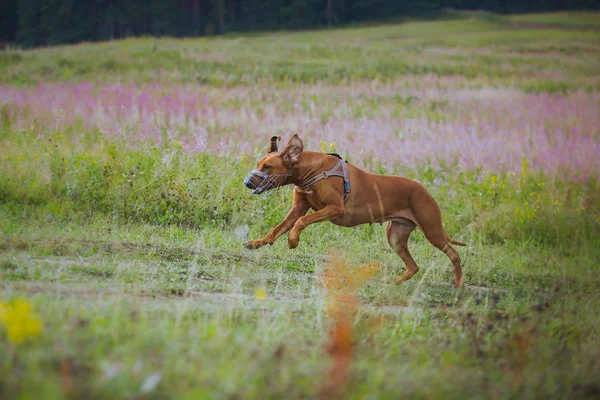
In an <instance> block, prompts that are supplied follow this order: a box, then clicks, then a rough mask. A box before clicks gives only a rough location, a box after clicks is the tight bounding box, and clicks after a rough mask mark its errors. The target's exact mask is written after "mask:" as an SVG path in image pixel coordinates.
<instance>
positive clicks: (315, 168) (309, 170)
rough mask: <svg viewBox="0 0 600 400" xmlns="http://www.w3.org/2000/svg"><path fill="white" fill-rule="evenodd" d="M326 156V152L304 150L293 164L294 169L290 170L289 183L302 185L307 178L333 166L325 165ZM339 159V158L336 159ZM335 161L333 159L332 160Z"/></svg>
mask: <svg viewBox="0 0 600 400" xmlns="http://www.w3.org/2000/svg"><path fill="white" fill-rule="evenodd" d="M329 158H330V157H328V156H327V155H326V154H323V153H319V152H316V151H305V152H303V153H302V155H301V156H300V160H298V162H297V163H295V164H294V170H293V172H292V176H291V179H290V181H289V183H291V184H294V185H296V186H300V185H302V183H304V182H306V181H307V180H308V179H310V178H312V177H313V176H315V175H317V174H319V173H320V172H322V171H324V170H325V169H329V168H331V167H333V165H334V164H332V165H331V166H328V165H327V162H326V161H327V160H328V159H329ZM338 161H339V160H338ZM333 162H334V163H335V161H333Z"/></svg>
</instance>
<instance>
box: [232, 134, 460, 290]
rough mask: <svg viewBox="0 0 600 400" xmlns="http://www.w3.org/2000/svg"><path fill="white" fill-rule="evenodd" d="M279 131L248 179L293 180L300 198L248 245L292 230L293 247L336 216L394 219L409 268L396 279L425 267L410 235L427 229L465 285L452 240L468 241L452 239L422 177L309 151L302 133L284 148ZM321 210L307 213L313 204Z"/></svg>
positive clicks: (394, 236)
mask: <svg viewBox="0 0 600 400" xmlns="http://www.w3.org/2000/svg"><path fill="white" fill-rule="evenodd" d="M278 139H280V138H279V137H278V136H273V138H271V147H270V150H269V152H268V154H267V155H266V156H264V157H263V158H262V159H261V160H260V161H259V162H258V165H257V166H256V169H255V170H253V171H252V172H250V174H249V175H248V176H247V177H246V179H245V181H244V184H245V185H246V187H248V188H250V189H253V193H254V194H260V193H263V192H265V191H267V190H270V189H273V188H276V187H280V186H283V185H286V184H290V183H293V184H294V185H296V189H295V190H294V202H293V205H292V208H291V210H290V211H289V212H288V214H287V216H286V217H285V219H284V220H283V221H282V222H281V223H280V224H279V225H277V226H276V227H275V228H273V230H271V232H269V233H268V234H267V235H266V236H265V237H263V238H262V239H258V240H250V241H248V242H246V243H245V244H244V246H245V247H246V248H248V249H258V248H259V247H262V246H264V245H266V244H269V245H271V244H273V242H275V240H277V238H278V237H279V236H281V235H282V234H284V233H286V232H287V231H289V230H290V229H291V230H292V231H291V232H290V234H289V237H288V245H289V247H290V249H294V248H296V247H297V246H298V241H299V240H300V233H301V232H302V230H304V228H306V227H307V226H308V225H310V224H314V223H315V222H321V221H331V222H333V223H334V224H336V225H340V226H356V225H360V224H366V223H372V222H381V223H382V222H386V221H387V222H388V224H387V227H386V234H387V239H388V243H389V244H390V246H391V247H392V249H394V251H395V252H396V253H397V254H398V255H399V256H400V258H401V259H402V261H404V263H405V264H406V272H405V273H404V274H403V275H402V276H399V277H396V278H395V279H394V282H396V283H400V282H404V281H405V280H407V279H410V278H411V277H412V276H413V275H414V274H416V273H417V271H418V270H419V267H418V266H417V263H416V262H415V260H413V258H412V257H411V255H410V253H409V252H408V237H409V236H410V233H411V232H412V231H413V229H415V226H418V227H419V228H421V230H422V231H423V233H425V237H426V238H427V240H429V241H430V242H431V244H433V245H434V246H435V247H437V248H438V249H440V250H441V251H443V252H444V253H445V254H446V255H447V256H448V257H449V258H450V260H451V261H452V264H453V265H454V280H453V286H462V268H461V263H460V257H459V255H458V253H457V251H456V250H455V249H454V248H452V246H450V243H452V244H456V245H460V246H465V244H464V243H462V242H459V241H457V240H454V239H452V238H450V237H449V236H448V235H447V234H446V232H445V231H444V228H443V226H442V218H441V212H440V208H439V206H438V204H437V203H436V201H435V200H434V198H433V197H432V196H431V195H430V194H429V193H428V192H427V190H426V189H425V188H424V187H423V186H422V185H421V184H419V183H418V182H415V181H413V180H411V179H407V178H402V177H399V176H389V175H374V174H370V173H367V172H365V171H363V170H360V169H358V168H356V167H354V166H353V165H351V164H348V163H346V162H344V161H342V160H341V159H340V158H339V156H337V155H331V154H323V153H319V152H313V151H304V146H303V144H302V140H300V138H299V137H298V135H294V136H292V138H291V139H290V140H289V142H288V144H287V145H286V146H285V149H283V151H281V152H278V151H277V140H278ZM311 208H312V209H313V210H314V211H315V212H314V213H311V214H308V215H305V214H306V213H307V212H308V210H309V209H311Z"/></svg>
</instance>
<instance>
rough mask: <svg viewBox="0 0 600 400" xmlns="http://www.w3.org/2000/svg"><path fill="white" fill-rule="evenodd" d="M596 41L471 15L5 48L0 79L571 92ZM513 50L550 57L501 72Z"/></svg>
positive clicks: (586, 75) (593, 80)
mask: <svg viewBox="0 0 600 400" xmlns="http://www.w3.org/2000/svg"><path fill="white" fill-rule="evenodd" d="M598 43H600V32H597V31H563V30H557V29H555V28H553V29H519V28H515V27H512V26H511V25H509V24H505V23H501V22H498V21H496V20H495V19H483V18H479V17H473V18H469V19H461V20H450V21H436V22H409V23H405V24H397V25H384V26H379V27H369V28H346V29H334V30H328V31H326V32H323V31H318V32H283V33H273V34H265V35H259V36H249V37H244V36H238V37H227V38H217V39H204V38H203V39H187V40H173V39H169V38H164V39H153V38H142V39H128V40H122V41H115V42H110V43H95V44H79V45H75V46H60V47H52V48H46V49H36V50H29V51H22V52H21V51H19V52H16V51H8V52H3V53H2V54H0V80H1V81H2V82H4V83H11V84H15V85H20V84H31V83H35V82H40V81H44V82H45V81H57V80H58V81H71V80H82V79H87V80H97V79H101V80H103V81H106V80H110V81H117V80H118V81H122V80H125V81H135V82H144V81H148V80H152V81H160V82H196V83H204V84H210V85H215V86H223V85H228V86H230V85H250V84H254V83H256V82H257V81H259V82H261V81H269V82H276V83H279V84H289V83H291V82H303V83H315V82H317V81H325V82H333V83H344V82H349V81H355V80H371V79H378V80H394V79H397V78H400V77H403V76H413V75H417V76H419V75H424V74H435V75H439V76H464V77H467V78H470V79H472V78H475V77H487V78H490V79H494V80H496V81H497V82H498V83H499V84H501V85H504V86H509V85H510V86H514V85H515V84H517V85H527V84H528V83H529V82H531V81H536V80H537V79H538V76H539V75H540V74H543V73H548V72H553V73H561V74H565V75H567V76H569V77H578V78H579V79H580V80H584V81H585V83H578V84H577V85H575V87H574V88H585V87H586V86H589V85H596V86H597V85H598V78H597V77H598V75H600V72H599V61H598V57H597V54H598V53H600V47H599V45H598ZM523 46H527V47H529V48H535V49H538V52H544V51H552V52H558V54H557V55H554V54H553V55H552V56H551V57H550V56H544V57H539V56H538V59H537V62H536V63H535V64H532V65H531V66H535V68H533V69H527V70H525V69H523V68H511V69H506V68H504V67H503V63H504V62H505V60H506V59H507V58H508V57H510V56H511V54H512V53H513V52H514V51H515V50H518V49H520V48H522V47H523ZM583 49H585V50H583ZM430 50H433V51H430ZM440 50H444V51H440ZM456 55H459V56H461V57H459V58H457V57H456ZM584 57H585V58H584ZM588 57H589V58H588Z"/></svg>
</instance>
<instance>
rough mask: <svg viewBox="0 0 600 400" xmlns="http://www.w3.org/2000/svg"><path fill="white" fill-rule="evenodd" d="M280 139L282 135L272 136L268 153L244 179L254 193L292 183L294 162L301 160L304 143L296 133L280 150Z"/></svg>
mask: <svg viewBox="0 0 600 400" xmlns="http://www.w3.org/2000/svg"><path fill="white" fill-rule="evenodd" d="M278 140H281V136H273V137H272V138H271V146H270V147H269V151H268V153H267V155H266V156H264V157H263V158H261V159H260V160H259V161H258V164H257V165H256V168H255V169H254V170H252V171H250V173H249V174H248V175H247V176H246V179H244V185H245V186H246V187H247V188H248V189H252V194H261V193H263V192H266V191H267V190H271V189H275V188H278V187H281V186H284V185H287V184H288V183H290V180H291V178H292V172H293V170H294V164H296V163H297V162H298V160H300V155H301V154H302V150H304V145H303V144H302V140H300V138H299V137H298V135H294V136H292V137H291V139H290V140H289V142H288V143H287V145H286V146H285V148H284V149H283V150H282V151H281V152H279V151H277V141H278Z"/></svg>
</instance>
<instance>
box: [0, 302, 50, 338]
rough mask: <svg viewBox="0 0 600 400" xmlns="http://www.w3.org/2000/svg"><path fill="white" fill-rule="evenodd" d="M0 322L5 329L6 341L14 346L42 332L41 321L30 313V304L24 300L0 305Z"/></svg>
mask: <svg viewBox="0 0 600 400" xmlns="http://www.w3.org/2000/svg"><path fill="white" fill-rule="evenodd" d="M0 322H1V323H2V325H4V327H5V329H6V335H7V336H8V340H9V341H10V342H11V343H14V344H21V343H23V342H24V341H25V340H26V339H28V338H29V337H31V338H34V337H37V336H39V334H40V333H41V332H42V321H40V319H39V318H38V317H37V316H36V315H35V314H33V313H32V312H31V304H30V303H29V302H28V301H27V300H25V299H17V300H14V301H13V302H12V303H0Z"/></svg>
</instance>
